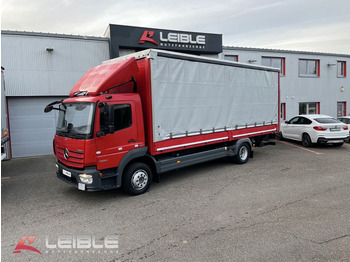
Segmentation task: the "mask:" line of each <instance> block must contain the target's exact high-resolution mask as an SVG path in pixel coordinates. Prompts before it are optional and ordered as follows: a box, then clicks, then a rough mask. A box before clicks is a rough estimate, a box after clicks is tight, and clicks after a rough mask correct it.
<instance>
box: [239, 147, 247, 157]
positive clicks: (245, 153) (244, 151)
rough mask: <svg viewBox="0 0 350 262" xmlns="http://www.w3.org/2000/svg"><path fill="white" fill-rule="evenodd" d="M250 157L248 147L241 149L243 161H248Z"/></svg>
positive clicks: (240, 153)
mask: <svg viewBox="0 0 350 262" xmlns="http://www.w3.org/2000/svg"><path fill="white" fill-rule="evenodd" d="M247 157H248V149H247V147H245V146H242V147H241V148H240V149H239V158H240V159H241V160H246V159H247Z"/></svg>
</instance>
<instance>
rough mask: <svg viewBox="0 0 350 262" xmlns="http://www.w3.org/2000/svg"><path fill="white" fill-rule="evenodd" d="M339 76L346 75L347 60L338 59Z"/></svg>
mask: <svg viewBox="0 0 350 262" xmlns="http://www.w3.org/2000/svg"><path fill="white" fill-rule="evenodd" d="M337 76H338V77H346V62H345V61H338V62H337Z"/></svg>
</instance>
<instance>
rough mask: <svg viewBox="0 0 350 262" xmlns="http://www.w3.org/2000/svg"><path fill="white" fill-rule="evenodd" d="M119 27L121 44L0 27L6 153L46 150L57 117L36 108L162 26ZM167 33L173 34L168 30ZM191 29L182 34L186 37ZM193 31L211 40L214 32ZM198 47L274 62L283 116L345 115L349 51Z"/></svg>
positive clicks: (19, 154) (48, 150) (245, 60)
mask: <svg viewBox="0 0 350 262" xmlns="http://www.w3.org/2000/svg"><path fill="white" fill-rule="evenodd" d="M122 29H123V30H124V31H123V41H124V43H123V44H120V42H118V41H120V40H118V39H117V40H116V41H115V42H113V41H112V39H109V38H107V37H85V36H73V35H59V34H45V33H30V32H17V31H2V32H1V42H2V45H1V53H2V61H1V66H3V67H4V68H5V81H6V96H7V101H8V113H9V124H10V127H9V129H10V139H11V141H10V142H11V153H12V158H18V157H28V156H38V155H48V154H52V153H53V151H52V139H53V135H54V133H55V125H56V117H57V116H56V113H55V112H52V113H50V114H45V113H44V107H45V106H46V105H47V104H49V103H50V102H52V101H55V100H61V99H63V98H65V97H67V96H68V94H69V91H70V89H71V88H72V87H73V85H74V84H75V82H77V81H78V80H79V78H80V77H81V76H83V74H84V73H85V72H86V71H87V70H88V69H89V68H91V67H93V66H96V65H98V64H100V63H101V62H102V61H104V60H108V59H110V58H113V55H112V53H113V52H116V51H115V48H118V50H117V51H118V53H119V52H121V53H123V52H125V50H127V51H128V50H134V51H138V50H140V49H141V48H142V47H143V46H142V45H140V41H139V39H140V36H141V35H142V32H144V33H143V36H145V32H147V33H149V32H155V34H156V33H157V32H158V31H159V32H164V30H162V29H147V30H148V31H144V28H137V29H138V30H139V31H140V32H141V34H140V36H138V35H137V34H135V30H134V28H131V27H126V26H125V27H122ZM128 30H130V31H131V32H134V35H132V37H130V41H128V39H125V35H127V34H125V32H127V31H128ZM151 30H154V31H151ZM157 30H158V31H157ZM167 32H168V34H169V35H171V34H173V33H172V31H171V30H170V31H169V30H168V31H167ZM117 34H118V33H117ZM155 34H154V35H155ZM196 34H197V35H198V33H193V32H185V33H184V35H186V36H188V37H192V36H193V37H195V36H196ZM146 35H147V34H146ZM152 35H153V33H152ZM200 35H201V37H203V36H204V37H207V39H218V35H212V34H207V35H206V34H204V33H200ZM213 37H214V38H213ZM116 38H118V37H116ZM219 38H220V37H219ZM131 39H133V41H134V42H135V43H132V41H131ZM146 40H148V41H149V42H148V43H147V42H146V44H148V46H144V47H145V48H149V47H150V46H152V42H154V41H153V39H150V35H148V36H147V38H146ZM150 40H151V42H150ZM157 41H159V40H157ZM129 42H130V46H128V43H129ZM208 42H209V41H208ZM220 44H221V42H220ZM119 45H120V46H119ZM179 46H180V44H179ZM181 46H182V47H181V48H184V45H181ZM190 47H191V48H192V49H191V50H189V51H191V52H193V50H194V51H195V52H197V49H198V46H196V45H192V46H190ZM113 48H114V51H113ZM119 48H120V50H119ZM155 48H157V47H156V46H155ZM211 48H212V50H214V51H215V50H218V48H217V46H215V41H214V43H213V41H212V43H211ZM181 51H182V50H181ZM128 52H129V51H128ZM203 52H204V53H202V54H201V55H208V56H211V57H213V56H218V58H220V59H228V60H234V61H238V62H242V63H253V64H257V65H267V66H272V67H278V68H280V69H281V78H280V85H281V110H282V114H281V116H282V118H283V119H289V118H291V117H292V116H293V115H296V114H299V113H322V114H327V115H331V116H334V117H336V116H337V115H338V116H339V115H348V114H349V113H350V109H347V106H349V105H350V79H349V76H348V75H347V66H348V64H349V63H350V55H341V54H326V53H311V52H298V51H284V50H269V49H253V48H236V47H223V51H222V53H219V54H213V53H214V52H213V51H212V54H206V53H205V52H206V50H204V49H203Z"/></svg>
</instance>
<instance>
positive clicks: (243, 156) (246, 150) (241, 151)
mask: <svg viewBox="0 0 350 262" xmlns="http://www.w3.org/2000/svg"><path fill="white" fill-rule="evenodd" d="M250 151H251V149H250V145H249V144H248V143H242V144H241V145H240V146H239V148H238V150H237V155H235V157H234V162H235V163H237V164H245V163H247V161H248V159H249V157H250Z"/></svg>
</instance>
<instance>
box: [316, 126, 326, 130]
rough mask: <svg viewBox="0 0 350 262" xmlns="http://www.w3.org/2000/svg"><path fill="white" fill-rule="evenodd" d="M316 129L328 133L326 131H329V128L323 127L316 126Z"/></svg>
mask: <svg viewBox="0 0 350 262" xmlns="http://www.w3.org/2000/svg"><path fill="white" fill-rule="evenodd" d="M314 129H315V130H316V131H326V130H327V128H325V127H322V126H314Z"/></svg>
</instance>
